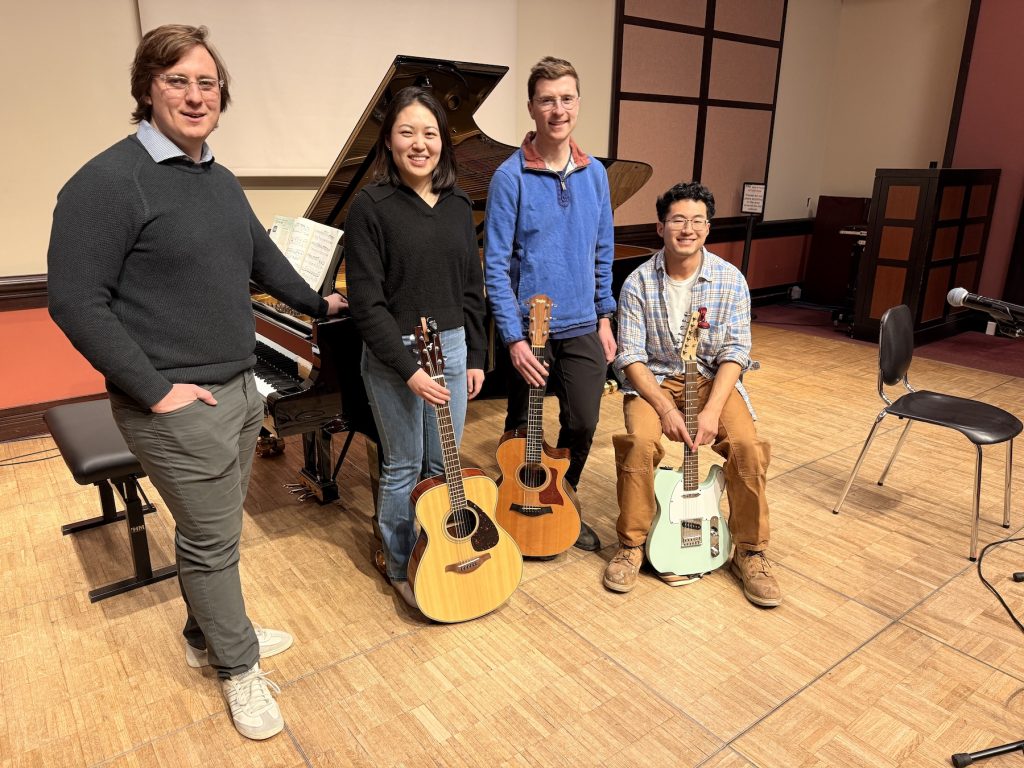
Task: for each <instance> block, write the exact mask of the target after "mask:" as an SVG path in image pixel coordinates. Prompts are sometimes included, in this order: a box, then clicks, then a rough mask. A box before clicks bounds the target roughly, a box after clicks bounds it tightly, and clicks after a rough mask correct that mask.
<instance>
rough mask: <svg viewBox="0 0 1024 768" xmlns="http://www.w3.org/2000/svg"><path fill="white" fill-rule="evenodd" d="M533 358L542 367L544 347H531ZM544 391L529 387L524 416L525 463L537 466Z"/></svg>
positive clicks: (541, 441)
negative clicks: (527, 407) (528, 397)
mask: <svg viewBox="0 0 1024 768" xmlns="http://www.w3.org/2000/svg"><path fill="white" fill-rule="evenodd" d="M532 349H533V356H534V357H535V358H537V361H538V362H539V363H540V364H541V365H544V347H532ZM544 390H545V387H544V386H543V385H542V386H539V387H530V406H529V410H528V411H527V414H526V463H527V464H539V463H540V459H541V449H542V446H543V445H544Z"/></svg>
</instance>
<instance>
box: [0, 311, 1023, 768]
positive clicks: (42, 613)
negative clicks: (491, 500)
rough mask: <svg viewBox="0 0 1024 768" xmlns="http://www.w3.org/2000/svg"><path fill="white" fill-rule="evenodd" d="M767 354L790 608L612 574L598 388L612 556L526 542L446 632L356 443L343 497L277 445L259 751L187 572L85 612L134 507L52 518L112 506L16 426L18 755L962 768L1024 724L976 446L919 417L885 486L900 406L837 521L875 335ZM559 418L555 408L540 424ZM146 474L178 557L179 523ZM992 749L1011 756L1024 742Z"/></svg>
mask: <svg viewBox="0 0 1024 768" xmlns="http://www.w3.org/2000/svg"><path fill="white" fill-rule="evenodd" d="M754 345H755V350H754V351H755V356H756V357H757V358H758V359H759V360H760V361H761V362H762V365H763V367H762V369H761V370H760V371H758V372H756V373H753V374H751V375H749V376H748V377H747V380H746V381H747V384H748V387H749V389H750V391H751V394H752V397H753V399H754V402H755V405H756V406H757V408H758V413H759V417H760V422H759V429H760V430H761V432H762V434H764V435H766V436H768V437H769V438H770V439H771V440H772V444H773V462H772V467H771V470H770V475H769V477H770V480H769V494H770V503H771V510H772V529H773V541H772V548H771V550H770V553H771V557H772V559H773V561H774V562H775V563H776V564H777V566H776V570H777V573H778V576H779V578H780V581H781V583H782V587H783V591H784V600H785V601H784V603H783V605H782V606H781V607H779V608H777V609H774V610H761V609H757V608H755V607H753V606H751V605H750V604H749V603H747V601H746V600H745V599H744V598H743V596H742V593H741V591H740V589H739V587H738V586H737V583H736V581H735V579H734V578H733V577H732V576H731V575H730V574H729V573H728V569H723V570H721V571H719V572H716V573H714V574H712V575H710V576H709V577H707V578H705V579H703V580H701V581H699V582H697V583H695V584H693V585H690V586H686V587H682V588H677V589H672V588H669V587H667V586H665V585H663V584H662V583H660V582H659V581H657V580H656V579H655V578H654V577H652V576H651V575H649V574H644V575H642V576H641V579H640V583H639V585H638V586H637V588H636V589H635V590H634V591H633V592H631V593H629V594H626V595H620V594H614V593H611V592H608V591H606V590H605V589H604V588H603V587H602V585H601V575H602V571H603V568H604V566H605V563H606V562H607V560H608V559H609V558H610V557H611V556H612V554H613V553H614V551H615V533H614V526H615V516H616V511H617V510H616V505H615V471H614V458H613V455H612V448H611V439H610V438H611V435H612V434H614V433H615V432H617V431H619V430H621V425H622V416H621V395H618V394H615V395H611V396H608V397H607V398H605V401H604V404H603V410H602V418H601V425H600V428H599V433H598V435H597V437H596V440H595V443H594V451H593V454H592V456H591V460H590V463H589V465H588V467H587V470H586V472H585V474H584V478H583V484H582V485H581V488H580V497H581V501H582V503H583V506H584V510H585V516H586V518H587V520H588V521H589V522H590V523H591V524H593V525H594V526H595V528H596V529H597V531H598V533H599V534H600V536H601V540H602V542H603V543H604V544H605V547H604V549H603V550H602V551H601V552H599V553H583V552H580V551H577V550H570V551H569V552H568V553H567V554H565V555H563V556H560V557H558V558H557V559H555V560H553V561H550V562H528V563H527V564H526V566H525V577H524V580H523V583H522V585H521V587H520V589H519V590H518V591H517V592H516V593H515V594H514V595H513V597H512V599H511V600H510V601H509V603H508V604H506V605H505V606H504V607H502V608H501V609H500V610H498V611H496V612H494V613H492V614H490V615H488V616H486V617H484V618H482V619H480V620H477V621H474V622H469V623H466V624H462V625H457V626H441V625H436V624H430V623H427V622H426V621H425V620H423V619H422V617H420V616H419V615H417V614H415V613H413V612H411V611H410V610H408V609H406V608H405V606H404V604H403V603H401V601H400V600H399V599H398V598H397V597H396V596H395V595H394V594H393V592H392V591H391V589H390V588H389V587H388V586H387V585H385V583H384V582H383V581H382V580H381V578H380V577H379V576H378V575H377V573H376V572H375V571H374V570H373V568H372V566H371V564H370V560H369V553H370V540H371V534H370V515H371V494H370V489H369V483H368V479H367V475H366V468H365V461H363V452H362V446H360V445H359V443H358V442H357V443H355V444H354V445H353V449H352V453H351V456H352V458H351V459H350V460H349V461H348V462H346V466H345V468H344V469H343V471H342V483H343V486H344V491H343V497H342V500H341V501H340V502H338V503H335V504H332V505H328V506H325V507H317V506H314V505H311V504H309V503H306V504H303V503H298V502H296V501H295V499H294V497H293V496H291V495H290V494H289V493H288V492H287V490H286V489H285V488H284V487H283V484H284V483H286V482H290V481H291V480H292V479H293V477H294V474H295V471H296V467H297V465H298V463H299V455H298V454H299V451H297V450H296V446H295V445H292V446H291V447H290V449H289V450H288V451H287V452H286V454H285V455H284V456H283V457H280V458H278V459H271V460H259V459H257V461H256V469H255V471H254V475H253V483H252V488H251V491H250V498H249V500H248V503H247V509H246V521H245V527H244V532H243V543H242V562H241V568H242V578H243V584H244V587H245V591H246V600H247V606H248V610H249V613H250V615H251V616H252V617H253V618H254V619H255V620H256V621H259V622H260V623H262V624H264V625H266V626H273V627H281V628H285V629H288V630H289V631H291V632H292V633H293V634H294V635H295V636H296V644H295V646H294V647H293V648H292V649H291V650H289V651H288V652H287V653H285V654H282V655H280V656H277V657H274V658H272V659H268V660H266V661H265V663H264V667H265V668H266V669H268V670H270V672H271V674H272V679H274V680H276V681H277V682H278V683H279V684H280V685H281V686H282V689H283V690H282V693H281V694H280V696H279V701H280V702H281V707H282V711H283V713H284V716H285V719H286V723H287V725H286V732H285V733H283V734H281V735H279V736H277V737H275V738H273V739H271V740H269V741H267V742H263V743H256V742H251V741H247V740H246V739H244V738H242V737H241V736H239V735H238V734H236V733H235V731H234V729H233V728H232V727H231V724H230V720H229V716H228V715H227V713H226V708H225V705H224V703H223V701H222V698H221V695H220V689H219V686H218V685H217V682H216V679H215V676H214V675H213V673H212V672H211V671H210V670H209V669H208V668H207V669H205V670H201V671H200V670H194V669H190V668H189V667H187V666H186V665H185V663H184V658H183V646H182V642H183V641H182V639H181V636H180V628H181V623H182V621H183V615H184V612H183V607H182V603H181V599H180V596H179V595H178V591H177V590H178V588H177V584H176V582H175V581H174V580H169V581H164V582H162V583H160V584H157V585H153V586H149V587H146V588H143V589H139V590H136V591H134V592H131V593H129V594H126V595H121V596H118V597H115V598H111V599H108V600H106V601H103V602H101V603H97V604H91V603H89V601H88V597H87V592H88V590H89V589H90V588H92V587H95V586H99V585H101V584H105V583H107V582H110V581H113V580H116V579H118V578H123V577H124V576H125V575H127V572H128V571H129V569H130V567H131V566H130V560H129V557H128V547H127V536H126V532H125V530H124V527H123V525H120V524H119V525H116V526H109V527H107V528H100V529H95V530H92V531H87V532H84V533H81V534H78V535H77V536H74V537H62V536H61V535H60V525H61V524H62V523H66V522H70V521H74V520H78V519H82V518H85V517H91V516H93V515H94V514H96V509H97V504H98V502H97V499H96V493H95V490H94V489H93V488H92V487H87V488H83V487H80V486H78V485H76V484H75V483H74V481H73V480H72V478H71V476H70V474H69V473H68V472H67V470H66V468H65V467H64V465H63V463H62V462H61V460H60V459H59V458H57V459H54V460H51V461H41V462H37V463H30V464H22V465H18V466H9V465H8V464H7V462H9V461H10V460H11V459H12V458H14V457H18V456H21V455H23V454H26V453H28V452H30V451H38V450H43V449H47V448H51V447H52V442H51V441H50V440H49V438H39V439H35V440H28V441H23V442H12V443H7V444H3V445H0V460H3V462H4V466H0V586H2V588H0V649H2V650H0V714H2V723H0V765H2V766H4V767H5V768H6V766H72V765H82V766H118V768H120V767H121V766H124V767H127V766H163V767H165V768H180V767H181V766H191V765H202V766H207V767H209V768H213V767H214V766H231V767H232V768H235V767H236V766H244V765H251V766H350V765H351V766H392V765H394V766H477V765H479V766H488V767H489V768H490V767H497V766H545V767H546V766H574V767H575V766H623V767H624V768H625V767H628V768H633V767H634V766H639V765H644V766H697V765H700V766H707V767H708V768H741V767H743V766H763V767H764V768H774V767H775V766H778V767H779V768H782V767H783V766H785V767H786V768H793V767H794V766H872V767H875V768H877V767H878V766H939V765H945V764H948V759H949V755H950V754H951V753H954V752H966V751H973V750H977V749H981V748H985V747H988V746H993V745H997V744H1002V743H1005V742H1010V741H1015V740H1018V739H1021V738H1024V644H1022V642H1021V641H1022V637H1021V633H1020V632H1019V631H1018V630H1017V629H1016V628H1015V627H1014V626H1013V624H1012V623H1011V622H1010V620H1009V618H1008V617H1007V616H1006V614H1005V613H1004V612H1003V610H1002V608H1001V607H1000V606H999V605H998V603H997V602H996V600H995V598H994V597H993V596H992V595H991V594H990V593H989V592H987V591H986V590H985V589H984V587H983V586H982V585H981V583H980V582H979V580H978V577H977V574H976V573H975V570H974V567H973V566H972V565H971V564H970V563H969V562H968V560H967V557H966V555H967V548H968V537H969V509H970V499H971V491H970V488H971V477H972V472H973V463H972V452H971V450H970V447H969V444H968V443H967V442H966V441H965V440H963V439H962V438H960V437H959V436H958V435H956V434H955V433H949V432H946V431H944V430H940V429H938V428H930V427H927V426H924V425H917V426H915V427H914V429H913V430H912V432H911V435H910V438H909V439H908V442H907V444H906V445H905V447H904V449H903V452H902V455H901V456H900V458H899V459H898V460H897V462H896V464H895V466H894V468H893V471H892V472H891V474H890V476H889V479H888V480H887V485H886V486H885V487H879V486H878V485H876V484H875V480H876V479H877V477H878V475H879V473H880V472H881V469H882V467H883V465H884V463H885V460H886V458H887V456H888V451H890V450H891V449H892V447H893V445H894V443H895V439H896V436H897V433H898V428H897V426H896V425H895V424H886V425H885V427H884V433H883V434H881V435H880V436H879V438H878V439H877V440H876V445H875V446H874V448H873V451H872V453H871V454H870V455H869V456H868V459H867V460H866V462H865V466H864V467H863V469H862V471H861V476H860V477H859V478H858V481H857V483H856V484H855V486H854V489H853V491H852V492H851V494H850V496H849V498H848V500H847V504H846V506H845V508H844V510H843V513H842V514H841V515H838V516H835V515H832V513H831V507H832V505H833V504H834V502H835V500H836V498H837V497H838V494H839V492H840V490H841V489H842V485H843V483H844V482H845V479H846V476H847V473H848V472H849V471H850V468H851V467H852V465H853V461H854V459H855V458H856V455H857V452H858V451H859V450H860V446H861V444H862V442H863V440H864V438H865V437H866V435H867V432H868V429H869V427H870V424H871V422H872V420H873V419H874V417H875V415H876V414H877V413H878V411H879V409H880V404H879V401H878V400H877V398H876V396H875V392H874V389H875V356H876V351H875V348H874V347H873V346H872V345H868V344H859V343H853V342H849V341H846V340H844V339H839V338H836V339H828V338H820V337H815V336H809V335H805V334H798V333H794V332H790V331H786V330H782V329H779V328H775V327H770V326H755V328H754ZM911 374H912V375H911V381H912V382H913V383H915V385H916V386H917V387H918V388H922V389H934V390H940V391H946V392H950V393H952V394H957V395H961V396H965V397H978V398H980V399H983V400H986V401H988V402H991V403H994V404H996V405H999V406H1002V407H1004V408H1007V409H1008V410H1010V411H1012V412H1014V413H1017V414H1022V413H1024V379H1020V378H1014V377H1010V376H1006V375H1000V374H992V373H985V372H981V371H976V370H969V369H966V368H961V367H958V366H954V365H949V364H945V363H937V362H934V361H930V360H921V359H919V360H917V361H916V362H915V365H914V368H913V370H912V371H911ZM503 407H504V404H503V402H499V401H489V402H480V403H474V404H472V406H471V410H470V415H469V423H468V426H467V430H466V439H465V441H464V445H463V457H464V464H465V465H466V466H479V467H482V468H483V469H485V470H486V471H488V472H491V473H492V474H494V473H495V470H496V465H495V462H494V453H493V452H494V447H495V442H496V438H497V436H498V433H499V432H500V428H501V422H502V410H503ZM555 410H556V406H555V403H554V401H552V400H549V401H548V409H547V414H546V417H547V418H546V421H547V429H548V434H549V435H553V434H554V433H555V429H556V424H557V420H556V414H555ZM671 450H674V451H676V453H671V452H670V456H672V457H674V458H677V457H678V449H675V448H673V449H670V451H671ZM46 455H47V454H41V456H46ZM1022 455H1024V450H1021V449H1018V451H1017V456H1016V465H1017V466H1016V467H1015V469H1016V473H1015V477H1014V482H1013V486H1014V487H1013V493H1014V499H1015V501H1014V509H1013V513H1014V514H1013V517H1012V520H1011V530H1010V531H1004V530H1003V529H1002V528H1001V526H1000V525H999V522H1000V521H1001V503H1002V501H1001V488H1002V478H1003V471H1004V464H1003V462H1004V457H1005V453H1004V451H1003V450H1002V449H1001V448H996V449H995V450H992V451H989V452H987V453H986V469H985V483H984V490H983V494H982V516H983V522H982V526H981V533H980V536H981V541H982V542H983V543H984V542H988V541H992V540H995V539H998V538H1002V537H1003V536H1005V535H1007V534H1012V533H1014V532H1019V531H1020V530H1021V528H1022V526H1024V515H1022V514H1021V511H1022V501H1024V459H1022V458H1021V457H1022ZM29 458H39V456H32V457H29ZM714 458H715V457H714V454H711V453H710V452H709V453H708V454H707V456H704V457H703V460H705V461H711V460H714ZM705 466H706V464H705ZM146 488H147V491H148V493H149V494H150V497H151V498H155V501H156V503H157V505H158V507H160V509H159V511H158V513H157V514H156V515H155V516H154V517H151V518H150V520H149V531H150V538H151V547H152V550H153V557H154V564H155V565H163V564H165V563H167V562H169V561H170V560H171V559H172V533H173V524H172V521H171V519H170V516H169V514H168V513H167V511H166V509H164V508H163V507H162V504H161V502H160V500H159V498H158V497H156V494H155V492H154V491H153V489H152V488H151V486H148V485H147V486H146ZM985 570H986V574H987V575H988V577H989V578H990V580H991V581H992V582H993V583H994V584H996V586H997V587H998V588H999V589H1000V590H1001V591H1002V593H1003V595H1004V597H1005V598H1006V599H1007V600H1008V602H1009V604H1010V605H1011V606H1012V607H1013V608H1014V609H1015V610H1016V611H1017V613H1018V614H1019V615H1024V593H1022V585H1020V584H1016V583H1014V582H1012V580H1011V579H1010V574H1011V573H1012V572H1013V571H1017V570H1024V548H1022V547H1021V545H1020V544H1009V545H1007V546H1005V547H1000V548H996V549H994V550H992V551H991V553H990V554H989V556H987V557H986V559H985ZM999 760H1000V759H995V760H992V761H990V762H991V765H992V768H996V766H998V765H1007V764H1017V763H1016V762H1014V761H1015V760H1019V756H1017V757H1016V758H1014V757H1008V758H1001V760H1003V762H999Z"/></svg>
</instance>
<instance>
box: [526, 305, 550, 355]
mask: <svg viewBox="0 0 1024 768" xmlns="http://www.w3.org/2000/svg"><path fill="white" fill-rule="evenodd" d="M551 307H552V304H551V298H550V297H549V296H547V295H545V294H543V293H538V294H537V295H536V296H534V297H533V298H531V299H530V346H532V347H543V346H544V345H545V344H547V343H548V333H549V331H550V330H551Z"/></svg>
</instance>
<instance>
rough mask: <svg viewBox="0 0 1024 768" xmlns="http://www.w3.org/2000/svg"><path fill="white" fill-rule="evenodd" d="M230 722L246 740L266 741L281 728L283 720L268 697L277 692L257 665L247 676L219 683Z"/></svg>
mask: <svg viewBox="0 0 1024 768" xmlns="http://www.w3.org/2000/svg"><path fill="white" fill-rule="evenodd" d="M221 689H222V690H223V691H224V698H225V699H227V700H228V707H229V708H230V709H231V719H232V721H233V722H234V724H235V728H236V729H237V730H238V732H239V733H240V734H242V735H243V736H245V737H246V738H248V739H257V740H260V739H269V738H270V737H271V736H273V735H274V734H276V733H280V732H281V729H283V728H284V718H283V717H281V710H280V708H279V707H278V706H277V702H276V701H274V696H273V694H272V693H271V691H273V692H274V693H280V692H281V688H280V686H278V685H277V683H274V682H272V681H270V680H268V679H267V673H266V672H263V671H262V670H260V665H259V663H257V664H255V665H254V666H253V668H252V669H250V670H249V671H248V672H243V673H242V674H240V675H235V676H234V677H229V678H228V679H227V680H222V681H221Z"/></svg>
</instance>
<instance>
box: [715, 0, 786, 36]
mask: <svg viewBox="0 0 1024 768" xmlns="http://www.w3.org/2000/svg"><path fill="white" fill-rule="evenodd" d="M785 13H786V4H785V2H784V0H753V2H751V0H716V2H715V29H716V30H718V31H720V32H732V33H734V34H738V35H750V36H751V37H763V38H766V39H768V40H781V39H782V20H783V18H784V17H785Z"/></svg>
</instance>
